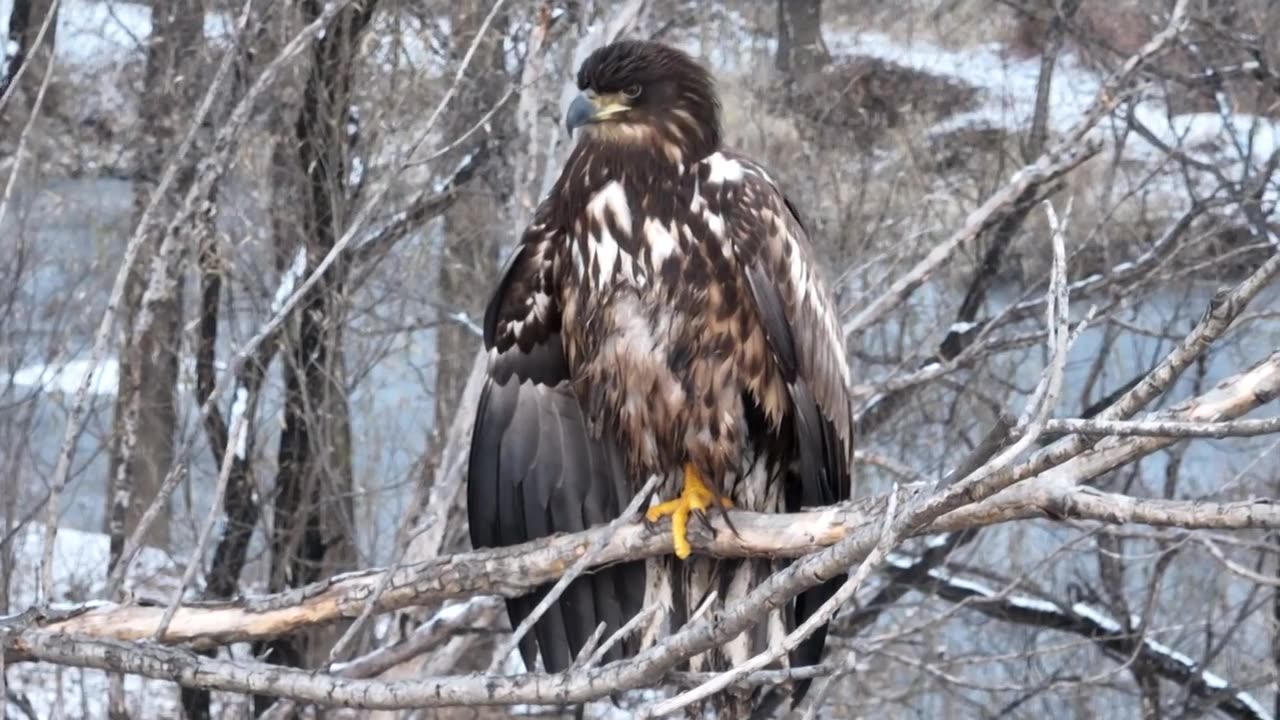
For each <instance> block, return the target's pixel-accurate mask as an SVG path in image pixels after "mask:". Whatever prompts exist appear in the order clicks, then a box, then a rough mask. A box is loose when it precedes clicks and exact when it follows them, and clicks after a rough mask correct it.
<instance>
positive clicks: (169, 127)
mask: <svg viewBox="0 0 1280 720" xmlns="http://www.w3.org/2000/svg"><path fill="white" fill-rule="evenodd" d="M203 18H204V2H203V0H176V1H175V2H172V3H166V4H157V5H155V7H154V8H153V10H152V17H151V22H152V27H153V28H154V30H153V32H152V34H151V36H150V39H149V41H148V46H147V66H146V79H145V87H144V90H143V98H142V105H143V108H144V111H143V112H142V113H141V115H142V123H141V134H140V142H139V147H141V148H142V152H141V162H140V167H139V171H140V174H139V178H138V183H137V186H136V192H135V195H134V204H135V217H136V218H137V219H138V220H141V217H142V211H143V209H144V208H145V207H146V206H147V204H148V202H149V201H150V199H151V195H152V193H153V192H154V190H155V189H156V186H157V185H158V183H159V180H160V174H161V173H162V172H163V169H164V165H165V161H166V159H167V158H168V157H169V156H170V154H171V153H172V152H173V150H174V149H175V147H176V146H177V144H178V143H179V142H180V141H181V133H183V132H184V131H185V128H186V125H185V124H186V119H187V118H189V117H190V115H191V109H192V108H193V107H194V104H195V102H196V93H197V90H198V88H199V83H198V82H196V81H195V78H196V76H197V75H198V71H199V68H198V61H199V58H198V55H197V53H198V52H199V48H200V47H202V45H203V42H202V41H203V32H204V23H203ZM194 172H195V153H191V154H189V157H188V158H187V159H186V160H184V164H183V166H182V167H181V168H180V169H179V171H178V173H177V177H176V182H174V183H173V184H172V185H171V186H170V189H169V192H168V193H167V194H166V197H164V198H162V200H161V202H160V205H159V206H158V210H159V211H158V212H156V213H155V214H153V216H152V218H153V219H152V221H151V222H150V223H149V224H148V226H147V227H145V228H142V232H143V233H144V236H145V240H144V245H143V249H142V251H141V252H140V253H139V256H138V262H137V264H136V265H135V266H134V270H133V272H132V274H131V275H130V276H129V278H128V282H127V285H126V289H125V321H124V338H125V343H126V344H125V346H124V347H123V348H122V349H121V352H120V381H119V387H118V393H117V396H116V406H115V420H114V424H113V432H112V438H111V449H112V452H111V470H110V472H111V474H110V478H109V481H108V485H109V489H108V498H107V501H108V521H107V522H108V530H109V531H110V534H111V558H112V564H114V563H115V561H116V559H117V558H118V556H119V553H120V551H121V550H122V548H123V543H124V538H125V535H126V534H127V533H129V532H131V531H132V530H133V528H134V527H136V526H137V524H138V520H139V519H140V518H141V516H142V513H143V512H144V511H145V510H146V508H147V506H148V505H149V504H150V503H151V501H152V499H153V498H154V497H155V496H156V493H157V492H158V490H159V488H160V485H161V483H162V482H163V480H164V477H165V475H166V474H167V473H168V472H169V469H170V467H171V466H172V465H173V432H174V428H175V427H176V425H177V414H176V410H175V401H176V398H175V395H176V391H177V382H178V360H179V357H180V354H181V329H182V269H181V266H180V262H181V260H182V257H181V255H178V256H175V257H172V258H167V259H165V260H166V261H167V262H164V263H157V260H158V259H159V257H158V255H159V248H160V243H161V240H162V238H163V235H164V230H165V225H166V224H167V220H168V218H169V217H171V216H172V214H173V213H174V212H175V211H176V210H177V209H178V206H179V204H180V203H181V201H182V197H183V195H184V194H185V193H186V191H187V189H188V188H189V187H190V186H191V182H192V180H193V177H194ZM149 286H150V289H151V292H152V293H153V296H152V297H153V298H154V299H155V302H153V303H152V304H151V305H150V306H149V307H148V309H147V312H143V302H142V301H143V296H144V295H145V294H146V293H147V292H148V288H149ZM143 542H144V543H145V544H146V545H150V546H152V547H158V548H166V547H167V546H168V543H169V524H168V518H167V516H166V514H164V513H162V514H161V515H160V516H159V518H158V519H157V521H156V522H155V523H153V524H152V526H151V528H150V530H149V532H148V533H147V535H146V536H145V537H144V538H143Z"/></svg>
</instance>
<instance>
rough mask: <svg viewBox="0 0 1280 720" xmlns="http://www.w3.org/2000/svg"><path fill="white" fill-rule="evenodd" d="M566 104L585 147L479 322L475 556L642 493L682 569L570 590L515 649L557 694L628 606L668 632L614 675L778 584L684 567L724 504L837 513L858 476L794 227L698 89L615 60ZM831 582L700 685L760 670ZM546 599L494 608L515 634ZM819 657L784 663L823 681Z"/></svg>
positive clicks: (738, 569) (709, 88)
mask: <svg viewBox="0 0 1280 720" xmlns="http://www.w3.org/2000/svg"><path fill="white" fill-rule="evenodd" d="M578 87H579V88H580V89H581V91H582V92H581V94H580V95H579V96H578V97H577V98H576V99H575V100H574V101H573V104H572V105H571V106H570V108H569V111H568V115H567V117H566V124H567V125H568V127H569V130H570V131H571V132H572V131H573V130H575V129H578V130H579V131H580V133H579V135H580V137H579V139H578V142H577V145H576V146H575V147H574V149H573V151H572V154H571V155H570V157H569V159H568V161H567V163H566V165H565V167H564V170H563V172H562V173H561V175H560V177H559V180H558V181H557V182H556V183H555V186H554V187H553V189H552V190H551V193H550V195H549V196H548V197H547V198H546V199H545V200H544V201H543V202H542V203H541V205H540V206H539V207H538V209H537V211H536V215H535V217H534V219H533V221H532V223H531V224H530V225H529V227H528V229H527V230H526V231H525V232H524V235H523V236H522V237H521V239H520V242H519V245H518V246H517V248H516V250H515V252H514V255H513V256H512V258H511V259H510V260H509V262H508V264H507V267H506V269H505V270H504V271H503V274H502V276H501V279H500V280H499V281H498V286H497V289H496V291H495V292H494V294H493V298H492V300H491V301H490V303H489V306H488V309H487V311H486V313H485V318H484V341H485V345H486V346H487V348H488V350H489V366H488V377H487V379H486V382H485V385H484V390H483V396H482V398H481V401H480V405H479V409H478V412H477V417H476V421H475V434H474V440H473V445H472V449H471V455H470V464H469V470H468V472H469V477H468V496H467V497H468V503H469V505H468V507H469V515H470V525H471V539H472V542H473V543H474V545H475V546H476V547H493V546H505V545H512V544H516V543H521V542H525V541H528V540H530V539H533V538H538V537H543V536H546V535H549V534H552V533H557V532H573V531H579V530H583V529H586V528H588V527H590V526H593V525H597V524H600V523H605V522H608V521H610V520H612V519H614V518H615V517H617V515H618V514H619V513H620V512H621V511H622V509H623V508H624V507H625V506H626V505H627V504H628V502H629V501H630V500H631V498H632V497H633V495H634V494H635V493H636V492H638V491H639V490H640V489H641V487H642V486H643V485H644V484H645V483H646V481H647V479H648V478H649V477H650V476H652V475H654V474H657V475H660V476H662V477H663V478H664V483H663V485H662V486H661V487H660V490H659V491H658V495H659V496H660V497H656V498H652V499H651V503H650V506H649V509H648V514H647V517H648V519H649V521H651V522H657V521H659V520H661V519H663V518H665V517H668V516H669V517H670V518H671V520H672V523H671V524H672V535H673V541H674V550H675V555H676V557H677V558H679V559H678V560H676V559H671V558H664V559H662V560H660V561H649V562H633V563H629V564H624V565H621V566H615V567H611V568H607V569H603V570H600V571H597V572H595V573H594V574H591V575H589V576H584V577H583V578H581V579H579V580H577V581H576V582H574V583H573V584H572V585H571V586H570V587H569V588H568V591H567V592H566V593H565V594H564V595H563V597H562V598H561V600H559V601H558V602H557V603H556V605H555V606H553V607H552V608H551V610H550V611H549V612H548V613H546V615H545V616H543V617H542V619H541V620H540V621H539V622H538V623H537V624H536V625H535V627H534V632H533V633H532V634H531V636H530V637H528V638H526V640H525V641H524V642H523V643H522V645H521V652H522V654H523V657H524V660H525V663H526V665H527V666H528V667H530V668H533V667H534V661H535V658H536V657H537V656H539V655H540V656H541V659H542V664H543V666H544V667H545V668H546V670H548V671H559V670H563V669H565V668H567V667H568V666H569V665H570V663H571V662H572V661H573V659H574V657H575V656H576V654H577V653H578V651H579V650H580V649H581V648H582V647H583V645H584V644H585V643H586V642H587V641H588V638H589V637H590V636H591V635H592V633H593V632H594V631H595V629H596V627H597V625H598V624H599V623H602V622H603V623H605V625H606V626H607V630H606V634H607V633H610V632H612V631H613V630H616V629H617V628H618V627H620V626H621V625H623V624H624V623H625V622H626V621H627V620H628V619H629V618H630V617H631V616H633V615H634V614H635V613H636V612H637V611H638V610H639V609H640V608H641V607H642V606H643V605H652V604H658V605H659V606H660V607H661V608H662V609H663V610H664V611H665V612H663V613H658V617H657V618H656V620H655V621H654V622H652V623H650V625H649V626H647V627H645V628H643V629H642V631H641V632H640V633H639V634H638V635H637V636H633V637H632V639H631V640H629V641H628V643H627V644H626V645H625V646H624V647H620V648H617V649H615V650H614V651H613V653H612V654H611V655H610V658H609V659H616V658H618V657H620V656H622V655H624V654H627V653H631V652H635V651H636V650H637V648H638V647H640V646H643V645H647V644H650V643H652V642H654V641H656V640H658V639H660V638H661V637H662V636H663V635H664V634H665V633H668V632H671V631H672V630H674V629H676V628H677V627H678V626H679V625H680V624H681V623H683V622H685V621H686V620H687V619H688V617H689V616H690V614H691V613H694V612H696V611H699V610H701V608H702V606H703V605H704V604H705V601H708V600H710V601H711V602H712V603H713V605H712V606H711V607H710V608H708V609H709V610H712V611H714V610H716V609H717V608H718V607H720V606H722V605H724V604H725V603H727V602H730V601H732V600H733V599H735V598H738V597H741V596H742V595H743V594H745V593H747V592H748V591H749V590H750V589H751V588H752V587H754V586H755V585H757V584H759V583H760V582H761V581H763V580H764V579H765V578H766V577H767V576H768V574H769V573H770V572H771V571H772V570H774V569H776V568H777V567H778V565H779V564H778V563H776V562H772V561H768V560H715V559H712V558H703V557H692V558H690V546H689V543H688V540H687V538H686V528H687V523H688V521H689V519H690V517H696V516H697V515H698V514H700V513H703V512H705V511H708V510H709V509H711V508H712V507H713V506H714V504H715V503H717V502H721V503H723V504H724V505H725V506H729V505H732V506H735V507H738V508H745V509H748V510H754V511H771V512H780V511H794V510H797V509H799V508H801V507H810V506H817V505H827V504H830V503H834V502H837V501H839V500H843V499H845V498H847V497H849V492H850V479H849V474H850V463H851V457H852V452H853V450H852V430H851V428H850V397H849V391H848V374H849V371H848V367H847V365H846V362H845V356H844V349H843V344H842V341H841V335H840V332H839V330H838V327H837V324H836V317H835V312H834V307H833V302H832V299H831V295H830V293H829V292H828V290H827V288H826V287H825V285H824V284H823V282H822V280H821V279H820V278H819V276H818V272H817V269H816V267H815V265H816V259H815V258H814V255H813V252H812V250H811V249H810V246H809V242H808V239H807V237H806V234H805V229H804V227H803V225H802V224H801V222H800V219H799V217H798V216H797V214H796V210H795V208H794V207H793V206H792V204H791V203H790V202H789V201H788V200H787V198H786V197H785V196H784V195H783V193H782V191H781V190H779V188H778V186H777V184H776V183H775V182H774V180H773V179H772V178H771V177H770V176H769V174H768V173H766V172H765V170H764V169H763V168H761V167H760V166H759V165H757V164H756V163H754V162H752V161H750V160H748V159H747V158H745V157H742V156H740V155H736V154H733V153H732V152H730V151H728V150H726V149H724V148H723V147H722V146H721V126H720V102H719V99H718V97H717V95H716V91H715V87H714V83H713V81H712V78H711V76H710V74H709V73H708V72H707V71H706V70H705V69H704V68H702V67H701V66H700V65H699V64H698V63H697V62H695V61H694V60H693V59H692V58H690V57H689V56H687V55H686V54H685V53H683V52H680V51H678V50H676V49H673V48H670V47H667V46H665V45H661V44H658V43H653V42H642V41H623V42H617V43H614V44H612V45H608V46H606V47H603V48H601V49H599V50H597V51H596V52H594V53H593V54H592V55H591V56H590V57H588V58H587V60H586V61H585V62H584V63H583V64H582V67H581V69H580V70H579V73H578ZM663 498H671V499H668V500H667V501H666V502H660V500H662V499H663ZM840 582H841V578H835V579H833V580H831V581H828V582H827V583H826V584H824V585H822V586H819V587H817V588H814V589H812V590H810V591H808V592H805V593H803V594H801V595H800V596H799V597H798V598H796V599H795V601H794V602H793V603H791V604H790V605H789V606H788V607H785V608H783V609H781V610H779V611H776V612H775V613H774V614H773V615H772V616H770V617H769V618H768V619H766V620H765V621H763V622H762V623H761V624H760V625H759V626H758V627H757V628H756V629H755V630H754V631H749V632H747V633H744V634H742V635H741V636H739V637H738V638H736V639H735V640H733V641H731V642H729V643H728V644H726V645H725V646H724V647H722V648H719V649H717V650H715V651H712V652H709V653H706V654H705V655H703V656H700V657H698V658H694V660H693V661H692V662H691V666H692V669H694V670H715V669H719V668H724V667H727V666H729V665H731V664H733V663H736V662H741V661H743V660H745V659H746V658H748V657H750V656H751V655H752V654H754V653H756V652H759V651H761V650H763V649H765V647H766V646H767V643H768V640H769V638H770V637H775V636H777V635H778V634H779V633H783V632H785V631H787V630H788V629H791V628H794V627H795V625H796V624H797V623H799V622H802V621H803V620H804V619H805V618H807V617H808V616H809V615H811V614H812V613H813V612H814V610H816V609H817V608H818V606H819V605H821V603H822V602H823V601H825V600H826V599H827V598H828V597H830V596H831V594H832V593H833V592H834V590H835V588H837V587H838V586H839V584H840ZM545 590H546V588H543V589H542V590H540V591H538V592H535V593H532V594H530V595H528V596H526V597H523V598H517V599H513V600H511V601H510V602H509V603H508V608H509V611H510V616H511V621H512V623H513V625H515V624H518V623H519V622H520V621H521V620H522V619H523V618H525V617H527V616H528V614H529V612H530V611H531V610H532V609H533V608H534V606H535V605H537V603H538V601H539V600H540V598H541V597H542V596H543V593H545ZM712 593H714V596H713V595H712ZM825 634H826V631H825V628H824V629H823V630H822V631H821V632H819V633H817V634H815V635H814V636H813V637H812V638H811V639H810V640H809V641H808V642H807V643H805V644H804V645H802V646H801V647H799V648H798V649H797V650H796V651H795V653H794V654H793V655H792V657H791V658H790V659H789V662H790V663H791V664H793V665H807V664H813V663H815V662H817V661H818V660H819V658H820V655H821V653H822V647H823V644H824V642H825ZM802 694H803V688H798V689H797V692H796V698H797V699H798V697H799V696H800V695H802ZM756 700H757V701H758V698H757V699H756ZM723 702H725V703H730V702H736V703H737V707H739V708H741V707H742V706H744V705H749V704H750V703H752V702H753V700H752V699H751V698H750V697H740V698H737V700H736V701H735V700H734V699H733V698H728V699H725V700H723ZM722 709H723V710H725V711H726V713H728V710H727V707H725V706H722ZM733 714H735V715H736V712H735V713H733Z"/></svg>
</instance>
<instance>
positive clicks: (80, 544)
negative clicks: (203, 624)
mask: <svg viewBox="0 0 1280 720" xmlns="http://www.w3.org/2000/svg"><path fill="white" fill-rule="evenodd" d="M37 522H38V521H37ZM43 529H44V528H43V526H42V525H40V524H36V523H35V522H33V523H32V524H28V525H27V526H26V527H24V528H22V529H20V530H19V531H18V532H17V535H16V537H14V539H13V543H14V557H15V559H16V566H15V568H14V572H13V576H12V577H11V578H9V608H10V610H12V611H14V612H22V611H23V610H26V609H27V608H28V607H30V606H31V604H32V603H33V602H35V600H36V595H37V587H38V585H39V582H40V580H39V578H40V570H39V565H40V559H41V557H42V553H43V549H42V548H43V544H42V543H43ZM110 557H111V553H110V539H109V538H108V537H107V536H106V535H105V534H103V533H96V532H85V531H83V530H72V529H70V528H59V529H58V537H57V540H56V541H55V542H54V546H53V587H54V590H53V592H54V598H53V599H54V602H59V603H65V602H82V601H85V600H90V599H94V598H100V597H102V594H103V592H104V590H105V588H106V579H107V563H108V561H109V560H110ZM173 565H174V563H173V561H172V560H170V558H169V555H168V553H165V552H162V551H160V550H156V549H154V548H143V549H142V550H141V551H140V552H139V553H138V557H137V558H136V559H135V560H134V561H133V567H132V571H131V572H130V575H129V576H130V578H131V581H132V582H131V584H130V587H131V588H132V589H133V591H134V592H135V593H136V594H138V595H142V596H146V597H148V598H153V597H154V598H162V597H167V596H168V594H169V592H170V589H171V588H172V587H174V585H173V582H172V578H173V577H174V576H175V573H174V568H173Z"/></svg>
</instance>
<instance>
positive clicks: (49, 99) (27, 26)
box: [0, 0, 58, 111]
mask: <svg viewBox="0 0 1280 720" xmlns="http://www.w3.org/2000/svg"><path fill="white" fill-rule="evenodd" d="M50 14H52V15H53V17H52V18H50V17H49V15H50ZM57 14H58V9H57V8H56V7H54V6H53V0H14V3H13V8H12V9H11V10H10V11H9V39H8V43H7V44H6V48H5V54H4V60H5V62H4V67H3V68H0V95H4V94H5V92H7V91H8V90H9V86H10V85H11V84H12V83H13V79H14V77H16V76H17V74H18V69H19V68H21V67H22V66H23V65H24V64H25V65H26V66H27V69H26V70H23V71H22V78H21V80H19V85H18V89H19V90H21V91H22V93H23V94H24V95H26V97H27V100H28V101H32V100H34V99H35V94H36V89H37V88H39V87H40V81H41V79H42V78H43V77H44V74H45V72H47V71H48V69H49V62H50V61H51V60H52V59H53V49H54V39H55V37H56V35H57V29H58V17H57ZM46 19H48V27H47V28H45V21H46ZM42 28H44V37H43V38H40V31H41V29H42ZM37 38H40V43H39V45H37V44H36V39H37ZM55 97H56V96H55V93H54V91H53V88H52V87H50V88H49V89H48V90H46V91H45V98H44V106H45V110H46V111H56V109H57V106H58V103H57V101H56V99H55Z"/></svg>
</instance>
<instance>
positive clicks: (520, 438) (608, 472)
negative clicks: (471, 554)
mask: <svg viewBox="0 0 1280 720" xmlns="http://www.w3.org/2000/svg"><path fill="white" fill-rule="evenodd" d="M536 257H539V254H538V253H532V252H529V251H528V249H527V248H525V247H523V246H522V247H521V248H520V249H518V250H517V251H516V252H515V253H514V254H513V256H512V259H511V261H509V262H508V265H507V269H506V270H505V271H504V274H503V277H502V278H501V280H500V281H499V283H498V289H497V291H496V293H495V295H494V298H493V300H492V301H491V302H490V306H489V308H488V309H487V310H486V312H485V344H486V346H487V347H488V348H489V351H490V352H489V366H488V368H487V377H486V379H485V385H484V389H483V391H482V394H481V398H480V403H479V404H478V406H477V412H476V419H475V425H474V433H473V437H472V445H471V451H470V453H469V457H468V467H467V503H468V519H469V523H470V535H471V540H472V544H473V546H474V547H477V548H479V547H493V546H507V545H515V544H518V543H522V542H526V541H529V540H532V539H535V538H539V537H544V536H547V535H551V534H554V533H558V532H578V531H581V530H585V529H587V528H588V527H590V526H592V525H596V524H599V523H603V522H607V521H609V520H612V519H613V518H614V517H615V516H616V515H617V514H618V513H619V512H620V511H621V509H622V505H623V504H624V503H625V499H626V493H627V484H626V482H625V477H624V476H623V474H622V472H623V469H622V464H621V462H620V461H619V460H618V457H617V452H616V450H615V449H614V448H612V447H611V446H610V445H608V444H607V443H606V442H604V441H602V440H599V439H594V438H592V437H591V436H590V434H589V433H588V431H587V428H586V423H585V421H584V419H583V416H582V411H581V408H580V407H579V405H578V402H577V399H576V398H575V396H574V395H573V391H572V388H571V385H570V382H569V376H570V373H569V368H568V363H567V361H566V358H565V354H564V347H563V344H562V342H561V338H560V335H559V333H558V332H557V330H556V329H557V328H558V326H559V318H558V317H555V316H552V315H538V314H536V311H533V310H530V309H529V308H530V307H534V306H531V305H526V304H524V303H523V299H524V297H523V295H524V294H527V293H530V292H536V291H540V290H544V288H541V287H540V286H539V285H538V283H539V282H540V279H541V277H542V275H543V270H544V268H541V267H537V266H536V264H535V263H534V262H533V261H532V259H533V258H536ZM506 323H510V324H506ZM643 570H644V567H643V564H640V567H639V571H640V575H639V577H638V581H637V576H636V574H635V573H636V569H635V568H634V567H629V566H628V565H622V566H615V567H611V568H606V569H603V570H600V571H597V572H595V573H593V574H589V575H585V576H583V577H580V578H578V579H576V580H575V581H574V582H572V583H570V584H569V585H568V586H567V587H566V589H565V592H564V594H563V595H562V596H561V597H560V598H559V599H557V601H556V602H555V603H553V604H552V605H551V606H550V607H549V608H548V610H547V611H546V612H545V613H544V614H543V615H542V617H540V618H539V619H538V621H537V622H536V623H535V624H534V626H533V631H532V632H531V633H529V634H528V635H526V636H525V637H524V638H522V639H521V642H520V654H521V657H522V659H523V660H524V662H525V667H526V669H528V670H530V671H532V670H533V669H534V668H535V666H536V658H537V657H538V656H539V655H540V656H541V658H542V664H543V667H544V668H545V669H546V670H547V671H549V672H558V671H561V670H564V669H566V668H568V667H569V665H570V664H571V663H572V661H573V659H574V658H575V656H576V655H577V653H578V652H579V651H580V650H581V649H582V647H583V646H584V645H585V644H586V642H587V640H588V638H590V637H591V635H592V634H593V633H594V632H595V630H596V627H597V626H598V625H599V623H600V622H604V623H605V624H606V626H607V627H609V628H612V629H614V630H616V629H617V628H618V627H621V625H622V624H623V623H625V622H626V620H627V619H628V618H629V617H630V616H631V615H633V614H634V613H635V612H636V611H637V610H638V609H639V605H638V604H637V603H636V602H633V600H632V598H631V596H634V595H636V594H637V590H639V591H640V592H642V591H643V587H644V576H643ZM550 587H551V584H547V585H544V586H542V587H540V588H538V589H537V590H535V591H534V592H532V593H530V594H528V595H526V596H524V597H520V598H512V599H510V600H509V601H508V602H507V611H508V615H509V617H510V619H511V623H512V627H513V628H514V627H517V626H518V625H519V624H520V623H521V622H522V621H523V620H524V619H525V618H527V617H529V615H530V613H531V612H532V611H533V610H534V608H535V607H536V606H537V605H538V603H539V602H540V601H541V600H542V598H544V597H545V596H546V593H547V591H548V590H549V589H550Z"/></svg>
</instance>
